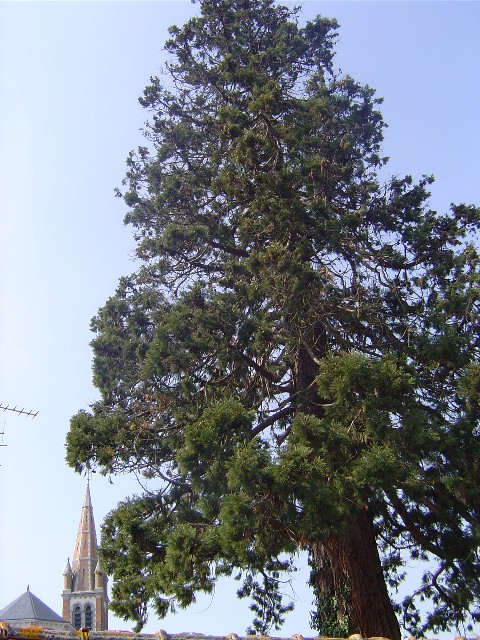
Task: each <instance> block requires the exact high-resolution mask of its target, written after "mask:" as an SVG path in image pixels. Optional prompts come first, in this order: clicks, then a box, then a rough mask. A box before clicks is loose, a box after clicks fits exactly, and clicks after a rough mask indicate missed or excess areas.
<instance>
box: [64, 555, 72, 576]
mask: <svg viewBox="0 0 480 640" xmlns="http://www.w3.org/2000/svg"><path fill="white" fill-rule="evenodd" d="M63 575H64V576H71V575H73V571H72V565H71V564H70V558H67V566H66V567H65V571H64V572H63Z"/></svg>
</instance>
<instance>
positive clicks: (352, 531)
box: [296, 324, 401, 640]
mask: <svg viewBox="0 0 480 640" xmlns="http://www.w3.org/2000/svg"><path fill="white" fill-rule="evenodd" d="M305 338H308V342H309V344H310V349H306V347H305V346H302V347H301V348H300V349H299V354H298V362H297V367H298V368H297V372H296V373H297V384H298V388H299V389H302V393H301V394H300V398H299V401H298V404H297V407H296V410H297V411H298V412H303V413H310V414H314V415H316V416H318V417H320V418H321V417H322V413H323V410H322V404H323V402H324V401H323V399H322V398H320V397H319V396H318V393H317V389H316V386H315V385H314V384H313V382H314V380H315V377H316V376H317V374H318V365H317V363H316V362H315V359H317V358H321V357H323V356H324V355H325V354H326V353H327V336H326V333H325V330H324V328H323V327H322V326H321V325H320V324H316V325H314V326H313V327H311V335H310V336H305ZM312 354H315V358H313V357H312ZM311 563H312V565H313V566H312V576H311V582H312V586H313V587H314V589H315V592H316V596H317V607H318V613H317V616H318V620H317V622H318V626H319V631H320V633H322V634H324V635H334V636H345V635H350V634H353V633H360V634H361V635H362V636H364V637H373V636H382V637H384V638H390V640H400V637H401V636H400V627H399V624H398V620H397V618H396V616H395V612H394V610H393V606H392V603H391V601H390V597H389V595H388V591H387V586H386V584H385V578H384V575H383V569H382V564H381V562H380V556H379V554H378V547H377V541H376V540H375V535H374V531H373V523H372V519H371V516H370V514H369V512H368V507H367V506H365V508H364V509H361V510H360V511H358V512H357V514H356V515H355V516H353V518H352V520H351V522H350V525H349V526H348V528H347V530H346V532H345V533H344V534H341V535H340V534H337V533H330V534H329V535H328V537H327V539H326V540H325V539H324V540H322V541H321V542H317V543H315V544H314V545H312V546H311Z"/></svg>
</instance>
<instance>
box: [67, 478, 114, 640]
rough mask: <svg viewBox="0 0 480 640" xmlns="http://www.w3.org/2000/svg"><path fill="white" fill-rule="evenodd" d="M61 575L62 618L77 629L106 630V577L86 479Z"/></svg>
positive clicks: (88, 484)
mask: <svg viewBox="0 0 480 640" xmlns="http://www.w3.org/2000/svg"><path fill="white" fill-rule="evenodd" d="M63 576H64V590H63V594H62V597H63V618H64V619H65V620H69V622H71V623H72V624H73V626H74V627H76V628H77V629H80V628H82V627H87V628H90V629H92V630H94V631H103V630H105V629H108V611H107V606H108V598H107V577H106V575H105V574H104V573H103V570H102V569H101V565H100V563H99V558H98V545H97V534H96V532H95V521H94V518H93V507H92V500H91V496H90V483H89V482H87V490H86V492H85V500H84V503H83V507H82V512H81V515H80V523H79V525H78V532H77V539H76V542H75V551H74V553H73V560H72V564H71V566H70V560H68V562H67V566H66V568H65V571H64V573H63Z"/></svg>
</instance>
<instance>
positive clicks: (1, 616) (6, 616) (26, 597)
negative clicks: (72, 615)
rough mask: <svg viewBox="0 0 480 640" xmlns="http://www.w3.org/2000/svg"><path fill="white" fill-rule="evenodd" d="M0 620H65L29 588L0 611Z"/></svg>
mask: <svg viewBox="0 0 480 640" xmlns="http://www.w3.org/2000/svg"><path fill="white" fill-rule="evenodd" d="M0 620H5V621H7V622H10V621H12V622H13V621H14V620H32V621H38V622H65V620H64V619H63V618H61V617H60V616H59V615H58V614H57V613H55V611H52V609H50V607H47V605H46V604H45V603H44V602H42V601H41V600H40V598H37V596H36V595H34V594H33V593H32V592H31V591H30V590H29V589H27V591H25V593H23V594H22V595H21V596H19V597H18V598H17V599H16V600H14V601H13V602H11V603H10V604H7V606H6V607H5V608H4V609H2V610H1V611H0Z"/></svg>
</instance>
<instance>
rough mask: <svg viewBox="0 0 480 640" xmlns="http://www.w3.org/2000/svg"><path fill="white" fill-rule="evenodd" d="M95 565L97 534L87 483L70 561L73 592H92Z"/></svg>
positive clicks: (88, 484)
mask: <svg viewBox="0 0 480 640" xmlns="http://www.w3.org/2000/svg"><path fill="white" fill-rule="evenodd" d="M97 563H98V546H97V534H96V533H95V521H94V519H93V508H92V500H91V497H90V483H89V482H88V481H87V490H86V492H85V500H84V503H83V507H82V513H81V516H80V523H79V525H78V533H77V541H76V544H75V552H74V554H73V561H72V571H73V574H74V585H73V588H74V590H75V591H92V590H93V589H94V588H95V569H96V567H97Z"/></svg>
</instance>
